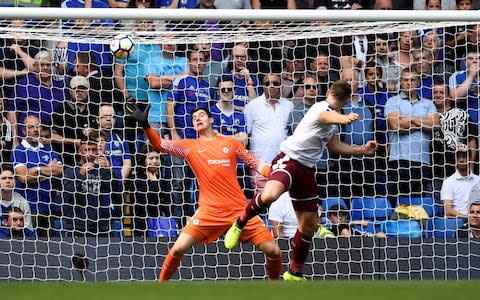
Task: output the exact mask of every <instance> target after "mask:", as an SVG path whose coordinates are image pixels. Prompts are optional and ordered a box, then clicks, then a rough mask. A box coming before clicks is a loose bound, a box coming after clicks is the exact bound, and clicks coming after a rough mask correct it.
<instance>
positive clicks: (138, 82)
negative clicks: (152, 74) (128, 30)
mask: <svg viewBox="0 0 480 300" xmlns="http://www.w3.org/2000/svg"><path fill="white" fill-rule="evenodd" d="M158 55H160V47H159V46H158V45H157V44H148V45H147V44H138V45H135V50H134V51H133V53H132V54H131V55H130V56H129V57H128V58H127V59H122V58H116V59H115V62H116V63H119V64H122V65H123V66H124V69H125V86H126V88H127V91H128V94H129V95H130V96H131V97H133V98H134V99H135V100H139V101H145V102H146V101H148V93H147V91H148V89H149V87H148V82H147V81H145V76H147V75H148V67H149V65H148V64H149V61H150V59H151V58H152V57H156V56H158Z"/></svg>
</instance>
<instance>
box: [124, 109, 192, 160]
mask: <svg viewBox="0 0 480 300" xmlns="http://www.w3.org/2000/svg"><path fill="white" fill-rule="evenodd" d="M149 110H150V105H147V108H146V109H145V110H144V111H143V110H141V109H140V108H139V107H138V106H137V105H136V104H135V103H127V104H126V112H127V114H128V115H129V116H131V117H132V118H134V119H135V120H136V121H137V122H138V124H139V125H140V126H142V128H143V131H145V134H146V135H147V137H148V140H149V141H150V143H151V144H152V147H153V149H155V151H158V152H165V153H168V154H170V155H174V156H178V157H185V156H186V154H187V153H188V149H185V148H184V147H182V145H181V143H180V142H178V141H168V140H163V139H162V138H161V137H160V135H159V134H158V133H157V132H156V131H155V129H153V128H151V127H150V124H149V123H148V112H149Z"/></svg>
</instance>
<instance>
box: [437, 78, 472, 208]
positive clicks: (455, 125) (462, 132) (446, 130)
mask: <svg viewBox="0 0 480 300" xmlns="http://www.w3.org/2000/svg"><path fill="white" fill-rule="evenodd" d="M448 95H449V90H448V86H447V85H445V83H444V82H443V81H436V82H435V83H434V85H433V104H435V107H436V108H437V112H438V113H439V115H440V130H437V131H435V132H434V134H433V143H432V166H433V174H435V177H434V181H433V185H434V191H435V193H434V196H435V200H436V201H437V202H440V195H439V193H438V192H437V191H440V189H441V185H442V181H443V180H444V179H445V178H446V177H448V176H451V175H452V174H453V173H455V170H456V167H455V163H454V162H455V149H456V148H457V145H459V144H466V145H468V147H469V149H470V153H469V157H470V169H471V170H474V169H475V168H474V165H473V163H474V162H475V161H476V160H477V149H478V130H477V126H475V124H473V123H472V122H471V120H470V118H469V116H468V114H467V112H466V111H464V110H463V109H460V108H456V107H454V103H453V100H452V99H450V97H449V96H448Z"/></svg>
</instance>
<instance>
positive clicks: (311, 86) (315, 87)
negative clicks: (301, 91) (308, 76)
mask: <svg viewBox="0 0 480 300" xmlns="http://www.w3.org/2000/svg"><path fill="white" fill-rule="evenodd" d="M305 89H306V90H310V89H314V90H316V89H317V86H316V85H315V84H306V85H305Z"/></svg>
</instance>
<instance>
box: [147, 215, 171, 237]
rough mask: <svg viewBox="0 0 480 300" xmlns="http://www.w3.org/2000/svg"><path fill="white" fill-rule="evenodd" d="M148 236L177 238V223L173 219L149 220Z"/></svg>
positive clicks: (159, 218)
mask: <svg viewBox="0 0 480 300" xmlns="http://www.w3.org/2000/svg"><path fill="white" fill-rule="evenodd" d="M147 234H148V236H150V237H175V236H177V235H178V230H177V221H176V220H175V218H172V217H157V218H147Z"/></svg>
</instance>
